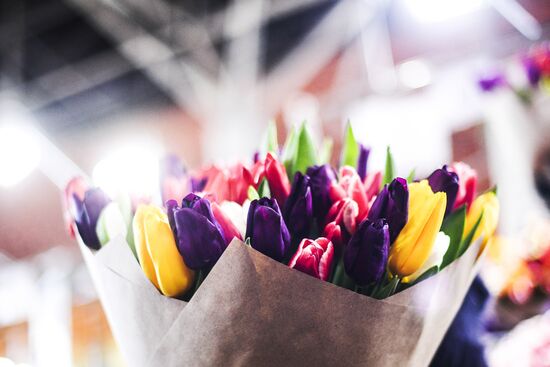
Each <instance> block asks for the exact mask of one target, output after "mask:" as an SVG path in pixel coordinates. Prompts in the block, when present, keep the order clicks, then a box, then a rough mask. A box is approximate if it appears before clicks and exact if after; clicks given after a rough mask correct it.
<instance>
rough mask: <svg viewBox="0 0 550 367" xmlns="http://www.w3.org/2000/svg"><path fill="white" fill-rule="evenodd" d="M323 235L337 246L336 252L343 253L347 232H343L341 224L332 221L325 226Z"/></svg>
mask: <svg viewBox="0 0 550 367" xmlns="http://www.w3.org/2000/svg"><path fill="white" fill-rule="evenodd" d="M323 236H324V237H326V238H327V239H328V240H329V241H330V242H332V244H333V245H334V247H335V252H336V253H337V254H340V253H341V250H342V249H343V247H344V244H345V243H347V239H346V238H345V233H342V229H341V228H340V225H339V224H337V223H336V222H330V223H329V224H327V225H326V226H325V229H324V230H323Z"/></svg>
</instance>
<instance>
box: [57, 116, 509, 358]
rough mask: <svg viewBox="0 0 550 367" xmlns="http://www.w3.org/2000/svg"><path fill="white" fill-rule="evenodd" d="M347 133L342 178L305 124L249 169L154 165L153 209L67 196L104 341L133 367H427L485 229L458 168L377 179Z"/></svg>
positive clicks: (487, 236)
mask: <svg viewBox="0 0 550 367" xmlns="http://www.w3.org/2000/svg"><path fill="white" fill-rule="evenodd" d="M369 153H370V150H369V149H368V148H367V147H365V146H363V145H362V144H360V143H358V142H357V141H356V139H355V137H354V134H353V131H352V129H351V127H350V126H348V127H347V130H346V133H345V138H344V145H343V148H342V152H341V160H340V168H339V169H338V170H337V171H336V170H334V169H333V168H332V167H331V166H330V165H329V164H328V163H327V158H326V157H329V156H330V153H329V151H328V150H327V147H325V146H323V147H322V148H321V149H318V147H317V146H316V144H315V142H314V139H313V138H312V135H311V134H310V132H309V130H308V127H307V125H306V124H305V123H304V124H302V125H300V126H299V127H295V128H294V129H293V130H291V131H290V133H289V135H288V138H287V140H286V142H285V144H284V146H283V147H282V148H280V147H279V144H278V142H277V131H276V129H275V125H273V124H272V125H270V127H269V129H268V132H267V134H266V139H265V142H264V144H263V147H262V149H261V150H260V151H259V152H258V153H256V154H255V155H254V157H253V159H252V160H251V162H246V163H236V164H234V165H232V166H229V167H218V166H210V167H207V168H204V169H199V170H196V171H191V172H187V171H186V170H185V168H184V166H183V164H182V163H181V161H180V160H179V159H177V158H176V157H168V158H166V160H165V161H164V162H163V169H162V170H161V177H160V178H159V179H160V188H161V195H159V196H161V197H162V202H163V203H164V205H159V204H160V203H156V202H155V200H154V198H149V197H131V196H130V195H128V193H124V192H121V193H119V194H118V195H116V196H115V197H112V198H111V197H108V196H107V195H106V194H105V193H104V192H103V191H102V190H101V188H93V187H89V185H88V184H87V183H86V182H85V181H84V180H83V179H81V178H76V179H74V180H73V181H71V182H70V183H69V185H68V186H67V190H66V207H67V211H68V213H69V214H68V216H67V219H68V223H69V227H70V228H71V230H73V233H75V234H76V237H77V238H78V240H79V243H80V245H81V248H82V252H83V254H84V257H85V260H86V262H87V264H88V266H89V269H90V272H91V274H92V277H93V279H94V282H95V284H96V287H97V289H98V293H99V296H100V298H101V301H102V304H103V306H104V308H105V311H106V314H107V317H108V319H109V322H110V324H111V327H112V329H113V333H114V335H115V338H116V339H117V341H118V343H119V346H120V348H121V350H122V352H123V355H124V356H125V358H126V360H127V362H128V363H129V365H131V366H158V365H164V366H175V365H182V364H189V365H193V366H198V365H208V366H211V365H235V364H238V365H303V364H305V363H313V364H314V365H337V364H345V365H369V366H387V365H392V366H394V365H399V366H405V365H411V366H416V365H420V366H422V365H427V364H428V363H429V361H430V360H431V358H432V356H433V354H434V353H435V351H436V349H437V347H438V345H439V343H440V341H441V339H442V337H443V335H444V334H445V332H446V330H447V328H448V326H449V324H450V323H451V321H452V319H453V317H454V315H455V313H456V311H457V310H458V308H459V307H460V304H461V303H462V300H463V297H464V295H465V293H466V291H467V289H468V287H469V285H470V283H471V281H472V280H473V278H474V276H475V275H476V273H477V267H476V264H477V260H478V257H479V256H480V255H481V254H482V253H483V251H484V249H485V248H486V247H487V246H489V245H490V243H491V241H492V238H493V234H494V232H495V230H496V227H497V221H498V212H499V203H498V200H497V197H496V190H490V191H488V192H485V193H483V194H481V195H479V196H477V197H476V173H475V171H473V170H472V169H471V168H470V167H469V166H467V165H466V164H464V163H460V162H459V163H454V164H452V165H450V166H444V167H442V168H439V169H437V170H435V171H434V172H433V173H432V174H431V175H429V176H428V177H426V178H418V177H415V173H414V171H413V172H411V173H409V174H408V175H407V177H400V176H398V175H397V173H396V172H395V164H394V161H393V157H392V154H391V151H390V149H389V148H388V150H387V155H386V164H385V167H384V169H383V170H376V169H371V168H370V167H368V157H369Z"/></svg>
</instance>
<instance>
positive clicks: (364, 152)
mask: <svg viewBox="0 0 550 367" xmlns="http://www.w3.org/2000/svg"><path fill="white" fill-rule="evenodd" d="M369 154H370V149H368V148H366V147H365V146H364V145H363V144H359V157H358V158H357V174H358V175H359V177H361V181H365V178H366V177H367V162H368V160H369Z"/></svg>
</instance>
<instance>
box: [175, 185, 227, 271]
mask: <svg viewBox="0 0 550 367" xmlns="http://www.w3.org/2000/svg"><path fill="white" fill-rule="evenodd" d="M167 207H168V208H169V212H168V215H169V217H172V218H171V219H170V222H172V223H173V227H172V230H173V231H174V232H175V235H176V239H177V246H178V250H179V252H180V254H181V255H182V256H183V258H184V259H185V263H186V264H187V266H189V267H190V268H191V269H193V270H202V269H208V268H211V267H212V266H214V264H215V263H216V261H218V259H219V258H220V256H222V253H223V251H224V250H225V248H226V247H227V243H226V237H225V234H224V231H223V229H222V226H220V224H219V223H218V221H217V220H216V219H215V217H214V214H213V213H212V208H211V206H210V201H208V199H205V198H201V197H199V196H197V195H195V194H189V195H187V196H186V197H185V198H184V199H183V201H182V204H181V208H178V207H177V204H176V205H175V206H174V203H173V202H171V203H169V204H167ZM174 227H175V228H174Z"/></svg>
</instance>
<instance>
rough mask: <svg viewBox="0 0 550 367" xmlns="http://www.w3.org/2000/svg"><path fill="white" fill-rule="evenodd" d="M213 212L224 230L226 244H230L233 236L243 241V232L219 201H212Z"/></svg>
mask: <svg viewBox="0 0 550 367" xmlns="http://www.w3.org/2000/svg"><path fill="white" fill-rule="evenodd" d="M237 205H238V204H237ZM212 214H214V218H215V219H216V221H217V222H218V224H219V225H220V227H221V228H222V230H223V234H224V239H225V244H226V245H229V244H230V243H231V241H233V238H237V239H239V240H241V241H242V239H243V238H242V236H241V232H240V231H239V229H238V228H237V226H235V224H234V223H233V221H232V220H231V219H230V218H229V216H228V215H227V214H226V213H225V212H224V210H223V209H222V207H221V206H220V205H218V203H212Z"/></svg>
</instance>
